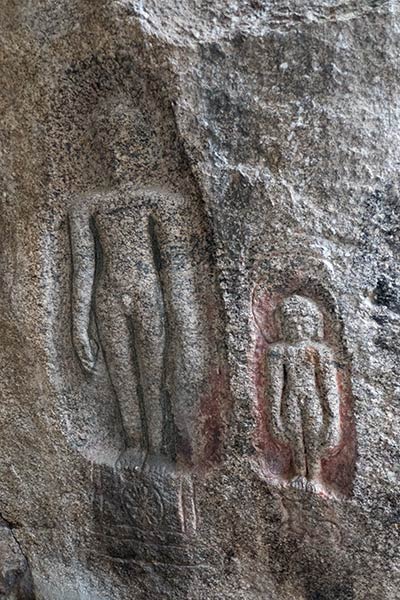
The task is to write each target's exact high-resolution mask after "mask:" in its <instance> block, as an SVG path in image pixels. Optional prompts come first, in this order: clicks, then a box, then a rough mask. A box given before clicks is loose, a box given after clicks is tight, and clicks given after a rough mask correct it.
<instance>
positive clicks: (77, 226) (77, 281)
mask: <svg viewBox="0 0 400 600" xmlns="http://www.w3.org/2000/svg"><path fill="white" fill-rule="evenodd" d="M70 236H71V248H72V268H73V273H72V298H71V302H72V341H73V344H74V348H75V351H76V353H77V355H78V358H79V361H80V363H81V366H82V368H83V370H84V371H85V372H86V373H89V374H90V373H92V372H93V370H94V369H95V367H96V362H97V354H98V346H97V343H96V341H95V340H93V339H91V338H90V333H89V331H90V321H91V311H92V296H93V285H94V274H95V267H96V254H95V240H94V237H93V233H92V230H91V227H90V215H89V212H88V211H87V210H86V208H85V209H80V210H79V209H73V210H72V211H71V213H70Z"/></svg>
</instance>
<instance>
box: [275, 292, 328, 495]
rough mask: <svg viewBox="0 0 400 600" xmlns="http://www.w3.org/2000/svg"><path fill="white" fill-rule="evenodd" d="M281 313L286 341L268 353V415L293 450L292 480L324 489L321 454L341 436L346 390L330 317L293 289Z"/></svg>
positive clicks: (278, 315)
mask: <svg viewBox="0 0 400 600" xmlns="http://www.w3.org/2000/svg"><path fill="white" fill-rule="evenodd" d="M275 317H276V320H277V325H278V327H279V329H280V333H281V341H279V342H276V343H274V344H272V345H271V346H270V347H269V350H268V353H267V376H268V382H269V390H268V404H267V405H268V408H269V410H268V413H269V414H268V417H269V425H270V430H271V433H272V435H273V436H274V437H275V438H276V439H277V440H278V441H281V442H283V443H284V444H287V445H289V447H290V448H291V451H292V461H293V473H292V479H291V485H292V486H293V487H295V488H299V489H307V490H311V491H318V490H320V489H322V487H323V486H322V482H321V458H322V456H323V454H324V453H325V452H326V451H327V450H328V449H330V448H334V447H335V446H337V445H338V443H339V438H340V416H339V404H340V395H339V389H338V383H337V370H336V366H335V361H334V356H333V353H332V351H331V349H330V348H329V347H328V346H327V344H326V343H325V342H324V321H323V316H322V314H321V312H320V310H319V309H318V307H317V305H316V304H315V303H314V302H313V301H311V300H309V299H308V298H306V297H303V296H300V295H292V296H290V297H288V298H286V299H285V300H283V301H282V302H281V304H280V305H279V306H278V308H277V310H276V313H275Z"/></svg>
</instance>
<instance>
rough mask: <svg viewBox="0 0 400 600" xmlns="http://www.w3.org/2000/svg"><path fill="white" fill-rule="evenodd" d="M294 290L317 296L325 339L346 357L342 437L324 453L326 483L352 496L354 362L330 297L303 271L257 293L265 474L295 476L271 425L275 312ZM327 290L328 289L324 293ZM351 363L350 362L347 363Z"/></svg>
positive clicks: (340, 373)
mask: <svg viewBox="0 0 400 600" xmlns="http://www.w3.org/2000/svg"><path fill="white" fill-rule="evenodd" d="M291 294H299V295H302V296H306V297H309V298H310V299H311V300H313V301H314V302H316V303H317V304H318V306H319V308H320V310H321V312H322V314H323V316H324V322H325V331H324V341H325V343H326V344H327V345H328V346H329V347H330V348H331V349H332V350H333V351H334V353H335V356H336V355H337V358H340V362H339V364H338V365H337V382H338V389H339V395H340V430H341V438H340V443H339V445H338V446H337V447H336V448H333V449H332V450H329V451H327V452H326V453H325V456H323V457H322V459H321V466H322V479H323V482H324V485H325V487H326V488H327V489H328V490H329V489H331V490H332V491H333V492H334V493H338V494H340V495H344V496H349V495H350V494H351V491H352V482H353V478H354V470H355V457H356V431H355V423H354V417H353V399H352V392H351V375H350V367H349V366H348V364H347V361H346V358H345V357H346V353H345V349H344V347H343V341H342V339H341V337H340V335H339V334H338V328H337V327H335V326H334V325H335V322H334V318H335V317H333V316H332V314H330V313H329V312H328V311H327V310H326V308H324V301H323V299H322V297H321V298H319V297H318V295H316V294H315V293H314V294H313V296H311V295H310V292H309V290H308V289H307V286H306V285H305V283H304V277H303V276H302V274H301V273H300V274H299V275H298V276H297V277H294V278H292V280H291V281H288V282H286V285H285V287H284V289H283V288H275V289H274V290H271V291H267V292H265V293H264V294H263V295H260V296H259V297H258V298H256V297H255V296H253V306H252V310H253V316H254V329H253V340H254V343H253V350H252V354H251V356H250V361H249V364H250V366H251V369H252V373H253V382H254V393H255V402H254V413H255V420H256V427H255V432H254V447H255V450H256V452H257V455H258V457H259V460H260V463H261V465H262V471H263V473H264V475H265V477H266V478H267V479H269V480H271V481H274V480H275V481H276V480H277V479H278V480H289V479H290V478H291V476H292V474H293V467H292V458H291V450H290V447H289V446H287V445H284V444H282V443H280V442H278V441H277V440H275V439H274V437H273V435H272V434H271V432H270V430H269V426H268V420H267V413H266V406H267V402H268V388H269V382H268V377H267V373H266V356H267V352H268V346H269V345H270V344H273V343H275V342H277V341H279V339H280V332H279V331H278V326H277V324H276V323H275V320H274V312H275V309H276V308H277V306H278V305H279V303H280V302H281V301H282V300H283V299H284V298H286V297H288V296H290V295H291ZM316 296H317V297H316ZM321 296H322V293H321ZM343 363H346V364H343Z"/></svg>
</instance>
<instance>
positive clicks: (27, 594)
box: [0, 513, 35, 600]
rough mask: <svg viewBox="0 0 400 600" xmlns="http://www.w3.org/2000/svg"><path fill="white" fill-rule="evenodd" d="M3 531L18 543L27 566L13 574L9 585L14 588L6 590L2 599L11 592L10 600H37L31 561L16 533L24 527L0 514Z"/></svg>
mask: <svg viewBox="0 0 400 600" xmlns="http://www.w3.org/2000/svg"><path fill="white" fill-rule="evenodd" d="M1 529H7V530H8V531H9V532H10V533H11V536H12V538H13V540H14V542H15V543H16V545H17V547H18V550H19V552H20V554H21V556H22V558H23V559H24V561H25V565H26V566H25V569H24V571H21V572H16V573H13V572H11V581H10V583H9V585H11V586H12V589H9V590H6V591H5V593H6V595H5V596H3V595H2V596H1V597H2V598H3V597H4V599H6V598H7V597H8V592H10V598H14V599H15V600H35V592H34V587H33V579H32V573H31V568H30V566H29V560H28V557H27V555H26V554H25V552H24V551H23V549H22V546H21V544H20V542H19V540H18V538H17V536H16V535H15V533H14V531H15V530H17V529H22V526H21V525H19V524H16V523H11V522H10V521H7V519H5V518H4V517H3V515H2V514H1V513H0V530H1Z"/></svg>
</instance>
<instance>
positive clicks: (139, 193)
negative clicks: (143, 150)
mask: <svg viewBox="0 0 400 600" xmlns="http://www.w3.org/2000/svg"><path fill="white" fill-rule="evenodd" d="M124 116H126V112H125V113H124ZM136 125H137V124H136V123H135V121H134V119H132V122H130V127H131V130H132V136H131V139H130V138H129V135H127V134H126V131H125V132H124V143H123V144H122V143H120V145H119V147H118V152H119V153H118V161H117V165H119V168H120V170H121V173H120V175H121V177H120V178H119V179H120V181H119V182H118V185H116V186H114V187H112V188H111V189H108V190H105V191H102V192H95V193H92V194H89V195H88V196H87V197H86V198H79V201H78V202H76V204H75V205H74V207H73V208H72V210H71V214H70V232H71V246H72V259H73V286H72V287H73V291H72V323H73V325H72V337H73V344H74V347H75V350H76V353H77V355H78V357H79V360H80V363H81V365H82V367H83V369H84V370H85V371H86V372H87V373H89V374H92V373H93V372H94V371H95V369H96V365H97V363H98V348H97V343H96V339H95V337H96V335H95V336H93V335H92V334H91V332H93V331H96V332H97V337H98V340H99V342H100V346H101V349H102V353H103V356H104V360H105V363H106V367H107V370H108V373H109V376H110V380H111V383H112V386H113V389H114V392H115V395H116V398H117V400H118V403H119V407H120V412H121V417H122V424H123V428H124V432H125V438H126V451H125V453H124V454H123V456H122V457H121V459H120V462H122V464H124V465H129V466H130V467H132V465H138V466H139V467H141V466H143V465H144V463H146V464H147V465H149V464H150V465H153V466H155V467H157V466H159V465H162V466H163V467H165V465H166V464H168V462H169V461H170V460H174V459H175V457H176V454H179V452H181V454H183V455H184V459H185V460H187V461H188V462H189V463H191V462H195V460H196V458H195V453H196V448H197V447H198V446H199V440H198V439H197V437H198V429H199V427H198V426H199V419H198V414H199V398H200V396H201V394H202V392H203V391H204V386H205V385H206V384H207V378H208V376H209V363H210V360H209V353H210V331H211V327H210V319H208V314H207V313H209V311H210V306H211V307H212V300H211V301H210V298H212V292H211V295H210V290H211V289H212V285H210V273H209V268H208V265H207V262H208V261H207V260H206V257H205V250H204V248H205V245H204V237H205V236H204V223H203V222H202V215H201V211H200V210H199V207H198V203H197V199H196V198H195V197H194V196H193V194H190V193H188V194H186V193H185V194H182V193H177V192H173V191H171V187H173V186H168V185H166V184H162V185H157V184H155V185H152V186H151V187H150V186H147V187H146V186H143V185H141V184H140V177H138V178H135V169H134V166H133V167H132V161H131V157H135V156H137V152H138V143H137V140H135V137H134V136H135V126H136ZM117 142H118V140H117ZM130 167H131V170H130ZM150 171H151V170H150ZM154 175H155V177H154ZM152 178H153V180H154V178H155V179H157V173H154V172H153V173H150V175H149V181H150V182H151V180H152ZM121 180H122V181H121ZM138 180H139V183H138ZM142 180H143V178H142ZM132 181H133V183H132ZM210 302H211V304H210ZM211 312H212V308H211Z"/></svg>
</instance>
